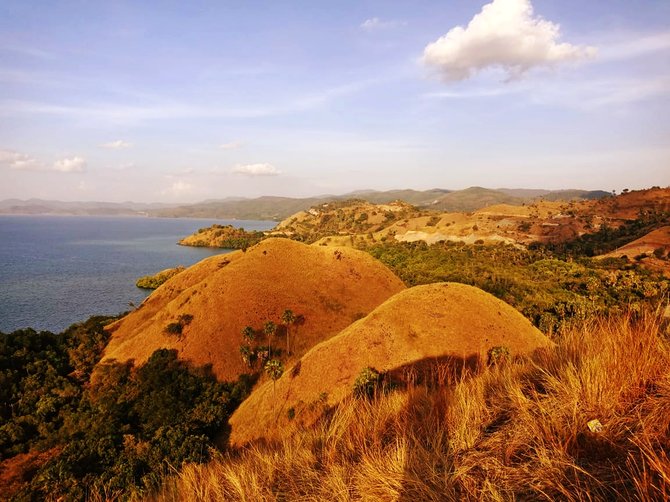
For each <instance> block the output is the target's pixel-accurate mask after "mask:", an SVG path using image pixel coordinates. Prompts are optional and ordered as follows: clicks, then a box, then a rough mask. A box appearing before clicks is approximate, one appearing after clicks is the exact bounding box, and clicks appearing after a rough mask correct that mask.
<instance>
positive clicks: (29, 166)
mask: <svg viewBox="0 0 670 502" xmlns="http://www.w3.org/2000/svg"><path fill="white" fill-rule="evenodd" d="M0 165H1V166H6V167H9V168H10V169H16V170H19V171H38V170H40V169H42V168H43V166H42V165H41V164H40V163H39V162H38V161H37V159H35V158H34V157H31V156H30V155H26V154H25V153H19V152H15V151H13V150H0Z"/></svg>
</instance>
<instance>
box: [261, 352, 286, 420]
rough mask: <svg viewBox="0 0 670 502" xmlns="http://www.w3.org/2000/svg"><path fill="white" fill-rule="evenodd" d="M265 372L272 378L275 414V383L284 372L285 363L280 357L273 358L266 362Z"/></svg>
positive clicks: (273, 410) (273, 411) (273, 409)
mask: <svg viewBox="0 0 670 502" xmlns="http://www.w3.org/2000/svg"><path fill="white" fill-rule="evenodd" d="M265 373H267V375H268V376H269V377H270V378H271V379H272V414H273V415H274V413H275V403H276V394H275V385H276V383H277V380H279V379H280V378H281V376H282V375H283V374H284V365H283V364H282V363H281V361H280V360H279V359H271V360H270V361H268V362H267V363H265Z"/></svg>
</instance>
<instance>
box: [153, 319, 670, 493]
mask: <svg viewBox="0 0 670 502" xmlns="http://www.w3.org/2000/svg"><path fill="white" fill-rule="evenodd" d="M593 419H597V420H598V421H599V422H600V424H602V430H601V431H599V432H598V431H596V432H592V431H591V430H590V428H589V426H588V425H587V424H588V423H589V421H591V420H593ZM669 498H670V338H669V336H668V332H667V326H664V325H663V319H662V317H661V316H660V314H658V313H653V312H646V313H642V314H639V313H638V314H626V315H619V316H617V317H612V318H608V319H596V320H593V321H590V322H587V323H585V324H584V325H583V326H581V327H578V328H574V329H573V330H572V331H570V332H568V333H566V334H565V335H564V336H563V337H562V338H561V339H560V340H559V341H558V346H557V347H556V349H555V350H552V351H549V352H545V353H542V354H539V355H537V356H536V357H535V358H534V360H525V361H511V362H508V363H507V364H503V365H500V366H496V367H492V368H487V369H484V370H483V371H481V372H480V373H479V374H477V375H474V376H472V377H471V378H462V379H461V380H460V381H458V382H456V383H454V384H452V385H449V386H436V387H429V386H425V385H423V386H422V385H417V386H413V387H411V388H407V389H402V390H397V391H394V392H391V393H389V394H385V395H380V396H378V397H376V398H375V399H374V400H372V401H365V400H356V399H353V398H352V399H350V400H348V401H346V402H344V403H343V404H341V405H340V406H339V407H338V408H337V409H335V410H333V412H332V413H331V414H329V415H328V416H326V417H324V419H323V420H322V421H321V422H319V423H318V424H317V425H316V426H315V427H313V428H311V429H308V430H303V431H298V432H297V433H296V434H294V435H293V436H292V437H290V438H289V439H286V440H283V441H281V442H276V443H272V444H256V445H251V446H248V447H246V448H244V449H242V450H240V451H236V452H230V453H227V454H222V455H220V456H219V457H218V458H217V459H216V460H215V461H213V462H211V463H210V464H208V465H202V466H197V465H191V466H187V467H186V468H185V469H183V471H182V472H181V474H180V475H179V476H178V477H175V478H173V479H172V480H171V481H169V482H168V483H167V485H166V488H165V489H164V491H163V492H162V493H161V494H160V495H159V496H158V497H157V500H161V501H173V500H206V501H213V500H233V501H249V502H251V501H254V502H255V501H264V500H268V501H272V500H299V501H322V500H335V501H349V500H361V501H363V500H414V501H424V500H425V501H442V500H511V499H519V500H538V499H539V500H542V499H544V500H557V499H560V500H612V499H625V500H639V501H651V500H668V499H669Z"/></svg>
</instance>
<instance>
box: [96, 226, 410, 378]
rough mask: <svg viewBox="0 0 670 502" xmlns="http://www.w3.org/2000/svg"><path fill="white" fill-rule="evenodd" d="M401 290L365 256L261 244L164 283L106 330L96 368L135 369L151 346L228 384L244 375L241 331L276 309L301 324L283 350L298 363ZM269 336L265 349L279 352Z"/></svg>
mask: <svg viewBox="0 0 670 502" xmlns="http://www.w3.org/2000/svg"><path fill="white" fill-rule="evenodd" d="M402 289H404V285H403V284H402V282H401V281H400V279H398V278H397V277H396V276H395V275H394V274H393V273H392V272H390V271H389V270H388V269H387V268H386V267H385V266H384V265H382V264H381V263H380V262H378V261H377V260H375V259H374V258H372V257H371V256H369V255H368V254H366V253H363V252H360V251H356V250H352V249H333V248H323V247H316V246H308V245H305V244H301V243H298V242H294V241H290V240H288V239H267V240H265V241H263V242H261V243H260V244H258V245H256V246H254V247H252V248H249V250H248V251H247V252H242V251H237V252H234V253H230V254H226V255H218V256H213V257H211V258H208V259H206V260H203V261H201V262H200V263H198V264H196V265H194V266H192V267H189V268H188V269H186V270H185V271H183V272H181V273H180V274H179V275H177V276H176V277H174V278H173V279H170V280H169V281H167V282H166V283H165V284H163V285H162V286H161V287H159V288H158V289H157V290H156V291H154V293H153V294H152V295H151V296H149V298H147V300H145V302H144V303H143V304H142V305H141V306H140V307H139V308H138V309H137V310H135V311H134V312H132V313H130V314H129V315H127V316H126V317H124V318H123V319H121V320H119V321H117V322H116V323H114V324H112V325H110V326H109V328H108V329H109V330H110V331H111V332H112V338H111V340H110V342H109V345H108V347H107V349H106V351H105V355H104V358H103V362H104V361H105V360H110V359H116V360H119V361H126V360H129V359H134V360H135V361H136V362H137V363H141V362H143V361H146V360H147V358H148V357H149V356H150V355H151V353H152V352H153V351H155V350H156V349H158V348H163V347H164V348H174V349H177V350H178V351H179V357H180V358H181V359H184V360H187V361H189V362H192V363H193V364H196V365H203V364H211V365H212V369H213V371H214V373H215V375H216V376H217V377H218V378H219V379H222V380H233V379H236V378H237V377H238V376H239V375H240V374H241V373H243V372H249V368H248V367H247V366H246V365H245V364H244V362H243V360H242V358H241V356H240V345H241V344H242V343H243V339H242V334H241V332H242V329H244V328H245V327H246V326H251V327H253V328H256V329H257V330H261V329H262V327H263V325H264V323H265V322H267V321H270V320H271V321H273V322H275V323H276V324H279V323H280V319H281V315H282V313H283V312H284V310H285V309H291V310H293V312H294V313H295V314H296V315H301V316H303V318H304V322H303V323H302V324H301V325H300V326H295V327H293V331H294V333H293V334H292V338H293V339H294V341H293V343H292V347H291V350H292V352H293V353H294V354H295V356H296V357H299V356H300V355H302V354H304V353H305V352H306V351H307V350H308V349H310V348H311V347H312V346H313V345H314V344H316V343H318V342H321V341H323V340H325V339H327V338H329V337H330V336H332V335H334V334H336V333H338V332H339V331H340V330H342V329H343V328H344V327H346V326H348V325H349V324H350V323H351V322H353V321H354V320H356V319H358V318H360V317H363V316H364V315H366V314H367V313H368V312H370V311H372V310H373V309H374V308H375V307H377V306H378V305H379V304H381V303H382V302H384V301H385V300H386V299H387V298H389V297H390V296H392V295H393V294H395V293H397V292H399V291H401V290H402ZM185 316H188V317H185ZM185 320H186V321H187V322H184V321H185ZM174 324H183V326H182V328H180V329H181V333H176V332H175V334H171V333H169V332H167V331H166V328H167V327H168V326H170V325H174ZM279 333H281V332H279ZM274 338H275V340H274V341H273V345H275V346H277V347H283V346H284V341H283V339H282V338H279V337H274Z"/></svg>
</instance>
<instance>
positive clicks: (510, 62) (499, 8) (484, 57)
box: [422, 0, 596, 81]
mask: <svg viewBox="0 0 670 502" xmlns="http://www.w3.org/2000/svg"><path fill="white" fill-rule="evenodd" d="M559 38H560V26H559V25H558V24H555V23H552V22H551V21H547V20H544V19H542V18H541V17H539V16H534V13H533V6H532V4H531V2H530V0H493V1H492V2H491V3H489V4H487V5H485V6H484V7H483V8H482V10H481V12H480V13H479V14H477V15H475V17H473V18H472V20H471V21H470V22H469V23H468V26H467V27H465V28H463V27H462V26H456V27H455V28H452V29H451V30H449V31H448V32H447V34H446V35H444V36H442V37H440V38H439V39H438V40H436V41H435V42H432V43H430V44H428V45H427V46H426V48H425V49H424V52H423V58H422V62H423V63H424V64H425V65H427V66H431V67H434V68H435V69H436V70H437V71H438V72H439V74H440V76H441V77H442V78H443V79H444V80H447V81H456V80H465V79H467V78H470V77H471V76H473V75H474V74H475V73H477V72H479V71H481V70H484V69H489V68H502V69H503V70H504V71H505V72H506V73H507V74H508V76H509V78H519V77H521V76H523V75H524V73H526V72H527V71H528V70H530V69H531V68H534V67H540V66H551V65H554V64H557V63H561V62H565V61H576V60H579V59H583V58H588V57H592V56H594V55H595V53H596V49H595V48H594V47H579V46H575V45H572V44H569V43H560V42H559V41H558V40H559Z"/></svg>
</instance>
